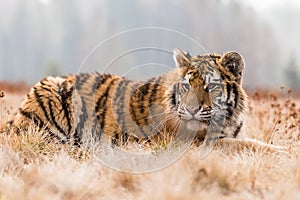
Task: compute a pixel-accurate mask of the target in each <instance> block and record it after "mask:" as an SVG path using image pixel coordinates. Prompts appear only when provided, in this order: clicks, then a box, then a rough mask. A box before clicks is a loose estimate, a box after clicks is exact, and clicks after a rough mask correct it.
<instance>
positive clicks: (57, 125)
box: [48, 99, 67, 136]
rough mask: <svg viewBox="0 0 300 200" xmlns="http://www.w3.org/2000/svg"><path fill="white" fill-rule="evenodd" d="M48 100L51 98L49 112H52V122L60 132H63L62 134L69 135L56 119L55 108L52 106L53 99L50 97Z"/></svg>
mask: <svg viewBox="0 0 300 200" xmlns="http://www.w3.org/2000/svg"><path fill="white" fill-rule="evenodd" d="M48 100H49V102H48V106H49V111H50V113H49V114H50V117H51V122H52V124H53V125H54V126H55V128H56V129H57V130H58V131H59V132H60V133H62V134H64V135H65V136H67V135H66V133H65V131H64V130H63V129H62V128H61V127H60V126H59V124H58V122H57V121H56V119H55V117H54V113H53V108H52V104H51V102H53V101H51V100H50V99H48Z"/></svg>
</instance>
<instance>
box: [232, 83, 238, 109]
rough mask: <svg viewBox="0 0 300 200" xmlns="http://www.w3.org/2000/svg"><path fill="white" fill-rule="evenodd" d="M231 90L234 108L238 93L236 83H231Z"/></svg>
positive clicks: (236, 103)
mask: <svg viewBox="0 0 300 200" xmlns="http://www.w3.org/2000/svg"><path fill="white" fill-rule="evenodd" d="M232 92H233V94H234V108H236V107H237V105H238V95H239V93H238V91H237V86H236V84H233V87H232Z"/></svg>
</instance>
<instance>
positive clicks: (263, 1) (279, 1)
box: [44, 0, 300, 11]
mask: <svg viewBox="0 0 300 200" xmlns="http://www.w3.org/2000/svg"><path fill="white" fill-rule="evenodd" d="M44 1H45V0H44ZM242 1H243V2H245V3H246V4H248V5H250V6H251V7H253V8H255V9H257V10H262V11H263V10H268V9H269V8H273V7H280V6H282V5H284V4H292V5H294V6H297V7H299V8H300V1H299V0H242Z"/></svg>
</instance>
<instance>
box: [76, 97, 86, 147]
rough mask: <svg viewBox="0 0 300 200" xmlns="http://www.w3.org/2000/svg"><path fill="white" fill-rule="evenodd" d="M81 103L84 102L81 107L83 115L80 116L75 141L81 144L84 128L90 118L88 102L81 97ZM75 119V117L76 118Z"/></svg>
mask: <svg viewBox="0 0 300 200" xmlns="http://www.w3.org/2000/svg"><path fill="white" fill-rule="evenodd" d="M80 99H81V102H82V107H81V114H80V115H79V123H78V124H77V127H76V131H75V134H74V139H75V140H76V141H77V140H78V141H77V142H78V143H79V142H80V140H81V138H82V135H83V131H82V129H83V128H84V125H85V122H86V120H87V118H88V114H87V109H86V102H85V100H84V99H83V98H82V97H81V98H80ZM74 117H75V116H74Z"/></svg>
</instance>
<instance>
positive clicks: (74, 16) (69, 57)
mask: <svg viewBox="0 0 300 200" xmlns="http://www.w3.org/2000/svg"><path fill="white" fill-rule="evenodd" d="M299 22H300V1H297V0H264V1H261V0H241V1H238V0H191V1H183V0H182V1H180V0H164V1H161V0H151V1H149V0H126V1H124V0H101V1H99V0H86V1H80V0H0V80H1V81H10V82H18V81H24V82H25V83H27V84H33V83H35V82H37V81H38V80H40V79H41V78H43V77H44V76H46V75H58V74H69V73H77V72H78V71H79V70H80V71H92V70H97V67H100V66H101V65H103V66H104V65H107V60H105V58H101V54H104V55H105V57H109V55H110V54H114V53H115V51H117V49H118V51H120V52H122V51H123V52H124V50H126V49H127V50H128V49H131V47H132V46H130V45H132V44H133V43H137V44H138V45H140V43H141V41H140V40H142V39H144V40H147V41H148V40H149V41H150V45H151V41H153V42H154V43H155V44H169V45H166V46H164V48H166V49H168V48H173V47H180V48H183V50H189V51H192V54H194V53H199V54H202V53H207V52H208V53H212V52H215V53H219V54H222V53H224V52H226V51H231V50H234V51H238V52H240V53H241V54H242V55H243V57H244V59H245V61H246V67H247V68H246V71H245V73H244V76H245V78H244V85H245V86H246V87H247V88H249V89H255V88H273V89H278V88H279V87H280V86H281V85H285V86H288V87H290V88H297V87H298V86H299V85H300V74H299V70H300V68H299V67H300V58H299V56H298V55H300V48H299V47H300V37H299V36H300V26H299ZM138 27H163V28H167V29H173V30H176V31H179V32H182V33H184V34H187V35H188V36H190V37H191V38H194V39H195V40H196V41H197V42H198V43H199V44H201V45H202V46H203V47H204V48H202V49H201V48H199V51H198V52H197V50H196V48H195V47H194V46H193V47H192V46H189V44H188V43H185V42H184V40H182V39H178V40H177V39H176V36H174V37H173V36H172V37H170V36H169V34H168V33H167V32H164V31H162V32H163V34H161V35H159V34H158V33H157V34H158V35H155V34H154V35H155V36H153V34H149V33H148V35H147V33H146V35H145V38H137V37H143V34H141V33H139V34H137V35H136V36H137V37H133V35H131V36H130V37H120V38H118V40H115V42H113V43H109V45H108V46H107V47H105V46H104V47H105V48H104V47H103V46H102V49H101V51H98V52H97V53H96V54H94V57H97V56H98V57H97V58H99V59H98V60H97V61H95V62H94V63H93V61H90V63H83V61H84V60H85V58H86V56H87V55H88V54H89V52H90V51H91V50H92V49H93V48H94V47H95V46H96V45H97V44H99V43H101V42H103V41H105V40H106V39H107V38H109V37H111V36H113V35H114V34H117V33H120V32H122V31H126V30H130V29H133V28H138ZM172 34H173V35H174V32H173V33H172ZM172 34H171V35H172ZM175 35H176V34H175ZM152 36H153V37H152ZM137 41H138V42H137ZM142 43H143V42H142ZM112 44H113V45H112ZM153 46H155V45H153ZM123 47H125V48H123ZM204 49H205V50H204ZM194 51H195V52H194ZM136 56H137V54H135V56H134V57H133V59H136ZM169 57H170V59H168V60H167V62H166V63H164V66H167V65H170V66H171V67H173V65H174V64H173V61H172V58H171V55H169ZM112 58H113V57H112ZM101 59H104V60H103V62H102V61H101ZM143 59H144V58H143ZM90 60H93V59H90ZM124 62H125V61H124ZM126 62H127V61H126ZM147 62H148V61H147ZM149 62H151V61H149ZM155 62H158V61H157V60H156V61H155ZM91 63H93V64H91ZM102 63H103V64H102ZM128 63H130V64H132V65H134V66H137V65H140V64H139V62H137V61H135V60H132V59H131V61H130V62H129V61H128ZM137 63H138V64H137ZM84 65H90V66H87V67H86V68H84V67H85V66H84ZM80 67H81V68H80ZM82 67H83V68H82ZM85 69H88V70H85ZM139 73H140V72H139ZM0 89H1V88H0Z"/></svg>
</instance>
